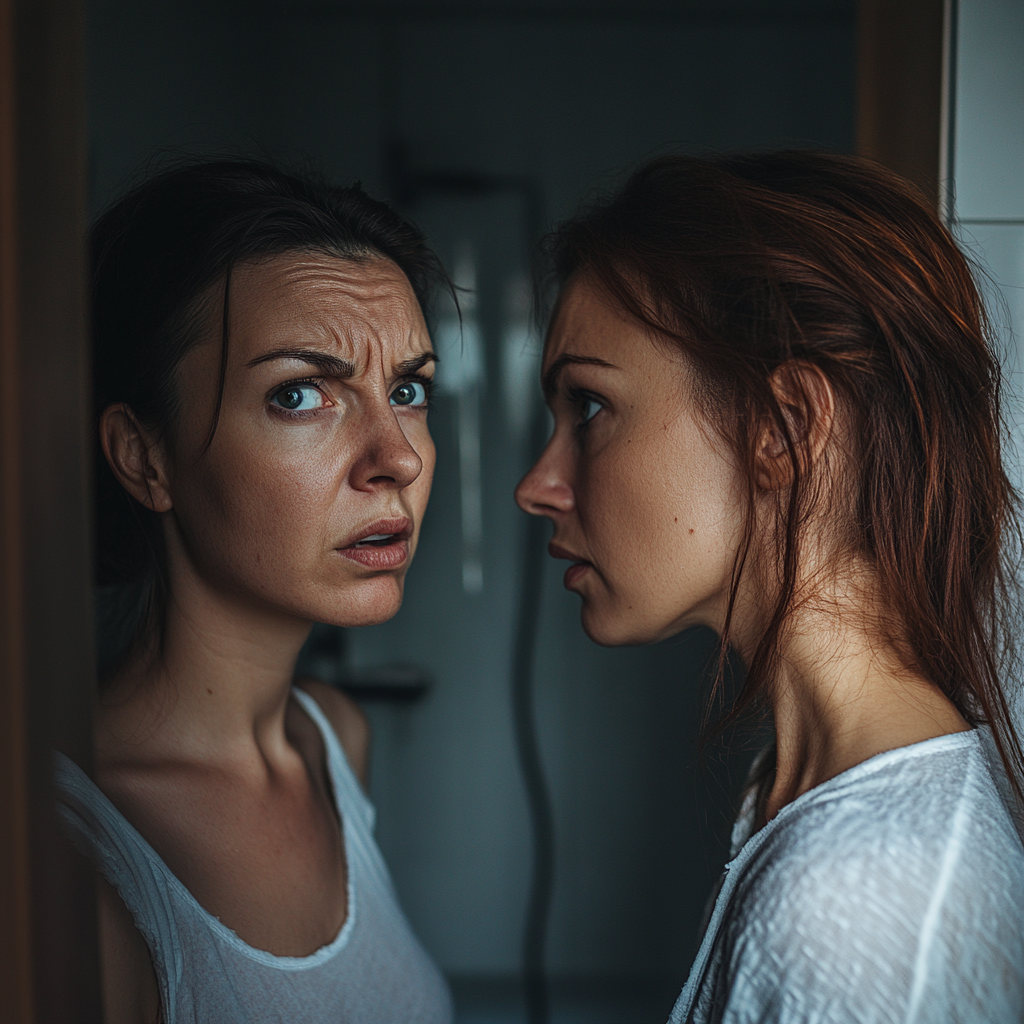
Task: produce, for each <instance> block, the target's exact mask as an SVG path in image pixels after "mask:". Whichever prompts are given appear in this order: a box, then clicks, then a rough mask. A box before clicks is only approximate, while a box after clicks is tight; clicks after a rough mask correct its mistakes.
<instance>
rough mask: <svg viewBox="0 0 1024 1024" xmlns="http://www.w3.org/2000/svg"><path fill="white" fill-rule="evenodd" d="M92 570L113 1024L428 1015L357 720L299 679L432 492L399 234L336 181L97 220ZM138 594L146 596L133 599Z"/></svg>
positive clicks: (180, 172) (447, 1009)
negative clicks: (305, 656) (104, 612)
mask: <svg viewBox="0 0 1024 1024" xmlns="http://www.w3.org/2000/svg"><path fill="white" fill-rule="evenodd" d="M93 252H94V290H93V311H94V337H95V351H96V360H95V397H96V404H95V408H96V418H97V426H98V432H99V442H100V449H101V452H102V456H101V458H100V460H99V467H98V477H97V501H98V504H97V523H98V537H99V557H98V570H99V577H100V583H101V584H103V585H104V586H105V587H106V588H107V590H106V593H107V595H108V596H110V594H111V593H113V595H114V597H115V598H117V599H119V600H120V603H121V605H122V606H123V607H125V608H127V609H128V610H129V612H132V613H134V614H133V615H132V619H133V621H132V622H131V623H130V624H129V629H128V631H127V634H126V637H125V642H124V643H123V644H122V645H121V649H120V651H119V653H118V656H117V657H116V658H115V659H113V661H112V662H111V663H109V664H108V665H107V666H106V668H105V671H104V673H103V678H102V679H101V684H102V689H101V698H100V701H99V704H98V709H97V716H96V771H95V783H94V782H93V781H91V780H90V779H89V778H88V777H86V776H85V775H84V774H83V773H82V772H81V771H80V770H79V769H78V768H77V767H76V766H75V765H73V764H72V763H71V762H69V761H68V760H67V759H66V758H61V757H60V756H58V789H59V799H60V811H61V815H62V818H63V820H64V823H65V826H66V827H67V829H68V831H69V832H70V833H71V835H72V837H73V838H74V840H75V842H76V843H77V844H78V845H79V847H80V848H81V849H82V850H83V851H84V852H85V853H87V854H88V855H89V856H90V857H91V858H92V859H93V861H94V862H95V864H96V866H97V868H98V869H99V871H100V872H101V873H102V876H103V881H102V883H101V886H100V925H101V928H100V931H101V941H102V947H103V954H104V955H103V964H104V995H105V1003H106V1013H107V1018H106V1019H107V1021H108V1022H109V1024H114V1022H126V1024H127V1022H131V1024H139V1022H140V1021H153V1020H156V1019H160V1020H162V1021H164V1022H165V1024H178V1022H185V1021H189V1022H193V1021H195V1022H199V1021H203V1022H211V1024H224V1022H228V1021H230V1022H232V1024H234V1022H243V1021H251V1022H270V1021H274V1022H278V1021H280V1022H288V1024H299V1022H309V1024H312V1022H317V1024H319V1022H324V1021H338V1022H341V1021H345V1022H356V1021H358V1022H365V1024H380V1022H381V1021H386V1020H394V1021H399V1020H401V1021H418V1022H419V1021H422V1022H445V1021H449V1020H450V1018H451V1006H450V999H449V996H448V992H447V989H446V987H445V983H444V981H443V979H442V977H441V976H440V974H439V972H438V971H437V969H436V967H435V966H434V965H433V964H432V963H431V962H430V960H429V959H428V957H427V956H426V954H425V952H424V951H423V949H422V948H421V947H420V945H419V944H418V942H417V941H416V939H415V938H414V937H413V935H412V933H411V931H410V929H409V926H408V924H407V922H406V920H405V918H404V917H403V915H402V912H401V910H400V909H399V907H398V904H397V901H396V897H395V894H394V891H393V889H392V886H391V882H390V880H389V878H388V874H387V869H386V867H385V866H384V863H383V861H382V859H381V856H380V853H379V851H378V850H377V847H376V845H375V843H374V840H373V836H372V828H373V816H374V812H373V808H372V806H371V804H370V803H369V801H368V799H367V797H366V795H365V792H364V791H363V787H364V786H365V780H366V767H367V748H368V730H367V724H366V722H365V719H364V718H363V716H362V715H361V713H360V712H359V710H358V708H357V707H356V706H355V705H354V704H353V703H352V702H351V701H349V700H347V699H346V698H345V697H343V696H342V695H341V694H340V693H338V692H337V691H335V690H333V689H331V688H330V687H327V686H325V685H323V684H314V683H308V684H306V685H304V686H303V687H302V688H301V689H299V688H295V687H294V686H293V671H294V666H295V661H296V657H297V655H298V653H299V649H300V648H301V646H302V644H303V642H304V640H305V638H306V636H307V634H308V632H309V630H310V627H311V624H312V623H314V622H325V623H333V624H335V625H339V626H361V625H365V624H367V623H375V622H382V621H384V620H385V619H387V618H389V617H390V616H392V615H394V614H395V612H396V611H397V610H398V607H399V605H400V603H401V599H402V587H403V580H404V577H405V573H406V571H407V570H408V567H409V562H410V560H411V558H412V556H413V553H414V551H415V548H416V541H417V537H418V535H419V529H420V524H421V522H422V518H423V513H424V510H425V508H426V504H427V498H428V496H429V492H430V483H431V475H432V471H433V466H434V448H433V444H432V442H431V439H430V434H429V432H428V429H427V419H426V417H427V398H428V395H429V391H430V384H431V375H432V372H433V364H434V361H435V357H434V353H433V351H432V348H431V342H430V337H429V334H428V333H427V329H426V326H425V324H424V318H423V312H422V306H423V303H424V301H425V300H426V297H427V295H428V293H429V292H430V290H431V287H432V286H433V285H434V284H436V283H438V282H440V281H442V280H443V273H442V272H441V271H440V269H439V266H438V264H437V261H436V260H435V258H434V257H433V255H432V254H431V253H430V251H429V250H428V249H427V247H426V245H425V243H424V240H423V238H422V236H421V235H420V234H419V233H418V232H417V231H416V230H415V229H413V228H412V227H410V226H409V225H408V224H405V223H404V222H402V221H401V219H400V218H399V217H398V216H397V215H396V214H394V213H393V212H392V211H391V210H389V209H388V208H387V207H386V206H384V205H383V204H381V203H377V202H375V201H373V200H371V199H370V198H368V197H367V196H366V195H365V194H364V193H363V192H362V191H361V190H360V189H359V188H358V187H356V188H349V189H337V188H331V187H328V186H326V185H323V184H319V183H316V182H312V181H305V180H300V179H298V178H295V177H291V176H288V175H286V174H283V173H281V172H279V171H277V170H275V169H274V168H272V167H269V166H265V165H262V164H257V163H248V162H212V163H200V164H196V165H192V166H185V167H182V168H178V169H175V170H171V171H168V172H166V173H163V174H161V175H160V176H158V177H156V178H154V179H153V180H151V181H148V182H146V183H144V184H142V185H141V186H140V187H138V188H137V189H135V190H134V191H133V192H132V193H130V194H129V195H128V196H127V197H125V198H123V199H122V200H121V201H120V202H118V203H117V204H116V205H115V206H113V208H112V209H110V210H109V211H108V212H107V213H106V214H105V215H104V216H103V217H102V218H101V219H100V221H99V223H98V224H97V226H96V228H95V231H94V234H93ZM139 609H142V614H141V615H139V614H137V612H138V610H139Z"/></svg>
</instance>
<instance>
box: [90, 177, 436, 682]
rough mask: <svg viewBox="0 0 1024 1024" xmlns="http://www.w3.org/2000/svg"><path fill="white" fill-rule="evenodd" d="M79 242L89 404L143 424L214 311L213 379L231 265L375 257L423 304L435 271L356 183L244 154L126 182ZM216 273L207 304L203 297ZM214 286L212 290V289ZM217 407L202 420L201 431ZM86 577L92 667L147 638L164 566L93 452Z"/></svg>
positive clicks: (154, 537)
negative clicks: (93, 622) (313, 256)
mask: <svg viewBox="0 0 1024 1024" xmlns="http://www.w3.org/2000/svg"><path fill="white" fill-rule="evenodd" d="M90 241H91V245H92V260H93V273H92V331H93V353H94V359H93V409H94V415H95V417H96V420H97V421H98V419H99V416H100V414H101V413H102V412H103V410H104V409H105V408H106V407H107V406H109V405H111V404H112V403H115V402H124V403H125V404H126V405H128V406H129V407H130V408H131V410H132V412H133V414H134V415H135V416H136V417H137V418H138V419H139V420H140V421H141V422H142V423H144V424H146V425H147V426H148V427H150V428H153V429H155V430H157V431H160V432H163V431H166V430H168V429H169V428H170V427H171V426H172V425H173V424H174V421H175V417H176V416H177V415H178V412H179V395H178V390H177V371H178V367H179V366H180V365H181V361H182V360H183V359H184V357H185V356H186V355H187V354H188V352H189V351H190V349H192V348H193V347H194V346H195V345H196V344H198V342H199V341H200V339H201V338H202V337H203V332H204V330H207V329H208V328H209V326H210V324H209V321H210V320H211V319H212V318H213V317H214V316H215V315H218V314H219V316H220V319H221V324H220V326H221V365H220V391H219V392H218V395H220V394H222V393H223V387H224V372H225V366H226V360H227V345H228V329H227V328H228V305H229V301H228V300H229V292H230V284H231V273H232V268H234V267H236V266H238V265H239V264H243V263H246V262H258V261H260V260H264V259H268V258H270V257H273V256H280V255H283V254H286V253H304V254H310V253H317V254H320V255H326V256H333V257H337V258H339V259H344V260H350V261H355V262H365V261H367V260H372V259H375V258H377V259H387V260H391V261H392V262H393V263H395V264H396V265H397V266H398V267H399V268H400V269H401V270H402V271H403V273H404V274H405V275H406V277H407V278H408V279H409V283H410V284H411V285H412V288H413V291H414V292H415V294H416V298H417V299H418V300H419V302H420V305H421V306H422V307H423V308H424V312H425V313H426V312H427V307H428V306H429V300H430V298H431V296H432V294H433V292H434V290H435V289H437V288H441V289H442V290H449V288H450V286H449V282H448V279H447V276H446V274H445V272H444V270H443V268H442V266H441V264H440V262H439V261H438V259H437V257H436V256H435V255H434V253H433V251H432V250H431V249H430V248H429V246H428V245H427V243H426V239H425V238H424V237H423V235H422V233H421V232H420V231H419V230H418V229H417V228H416V227H415V226H413V225H412V224H410V223H408V222H407V221H405V220H403V219H402V218H401V217H400V216H399V215H398V214H397V213H396V212H395V211H394V210H392V209H391V208H390V207H389V206H387V205H385V204H384V203H382V202H379V201H377V200H375V199H372V198H370V196H368V195H367V194H366V193H365V192H364V191H363V190H362V188H361V187H360V186H359V185H352V186H347V187H341V186H336V185H332V184H330V183H329V182H327V181H325V180H323V179H321V178H319V177H317V176H314V175H309V174H306V175H298V174H293V173H290V172H287V171H285V170H283V169H281V168H279V167H276V166H274V165H273V164H270V163H267V162H264V161H257V160H198V161H189V162H186V163H183V164H180V165H176V166H172V167H169V168H167V169H165V170H163V171H161V172H160V173H158V174H156V175H154V176H153V177H150V178H148V179H147V180H145V181H142V182H141V183H139V184H138V185H137V186H136V187H135V188H133V189H132V190H131V191H129V192H128V193H127V194H126V195H124V196H122V197H121V198H120V199H118V200H117V201H116V202H115V203H114V204H113V205H112V206H111V207H110V208H109V209H108V210H107V211H106V212H105V213H104V214H103V215H102V216H101V217H100V218H99V220H98V221H97V222H96V224H95V226H94V227H93V229H92V233H91V236H90ZM218 284H219V285H220V288H219V291H220V295H219V305H220V310H216V309H215V308H213V309H211V308H210V303H204V302H203V297H204V295H205V294H206V293H207V291H208V290H209V289H210V288H211V287H212V286H215V285H218ZM215 290H216V289H215ZM219 411H220V397H218V401H217V411H216V413H215V415H214V419H213V423H212V424H211V427H210V435H209V438H208V442H207V443H208V444H209V441H210V440H212V438H213V430H214V429H215V428H216V421H217V414H218V413H219ZM95 465H96V478H95V494H96V549H97V555H96V582H97V584H98V587H99V588H100V591H99V597H100V607H99V609H98V619H99V634H100V635H99V644H98V647H99V650H100V672H101V676H103V675H104V674H105V673H106V672H108V671H109V669H110V668H112V667H113V666H114V665H116V663H117V661H118V659H119V657H121V656H123V655H124V654H125V653H126V652H127V651H128V650H130V649H131V646H132V644H133V643H134V642H135V641H137V640H139V639H140V638H146V639H149V638H151V637H153V636H155V637H157V638H159V636H160V630H161V627H162V620H163V611H164V603H165V600H166V593H165V589H166V567H165V564H164V563H165V552H164V546H163V535H162V533H161V530H160V528H159V524H158V519H159V517H158V516H157V515H156V514H155V513H154V512H151V511H150V510H149V509H147V508H145V507H143V506H142V505H140V504H139V503H138V502H136V501H135V500H134V499H133V498H131V497H129V496H128V494H127V492H126V491H125V490H124V489H123V488H122V487H121V485H120V484H119V483H118V482H117V480H116V478H115V477H114V474H113V472H112V471H111V469H110V467H109V466H108V465H107V461H106V459H105V458H104V456H103V453H102V452H100V451H98V450H97V452H96V460H95Z"/></svg>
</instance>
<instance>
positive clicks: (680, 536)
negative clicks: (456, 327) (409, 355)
mask: <svg viewBox="0 0 1024 1024" xmlns="http://www.w3.org/2000/svg"><path fill="white" fill-rule="evenodd" d="M542 373H543V377H544V385H545V394H546V396H547V401H548V405H549V407H550V409H551V411H552V413H553V415H554V421H555V427H554V432H553V434H552V437H551V439H550V441H549V442H548V445H547V447H546V448H545V450H544V452H543V453H542V454H541V456H540V458H539V459H538V461H537V463H536V464H535V465H534V466H533V468H532V469H531V470H530V471H529V472H528V473H527V474H526V476H525V477H524V478H523V480H522V481H521V482H520V484H519V487H518V488H517V491H516V500H517V501H518V503H519V505H520V506H521V507H522V508H523V509H524V510H525V511H527V512H531V513H533V514H535V515H543V516H546V517H547V518H549V519H550V520H551V522H552V523H553V526H554V532H553V535H552V540H551V544H550V551H551V554H552V555H553V556H554V557H556V558H566V559H568V560H569V561H570V562H572V563H573V565H572V566H570V568H569V570H568V571H567V573H566V586H567V587H568V588H569V589H570V590H573V591H575V592H576V593H578V594H579V595H580V597H581V598H582V602H583V605H582V611H581V618H582V622H583V628H584V629H585V630H586V632H587V635H588V636H589V637H590V638H591V639H592V640H595V641H596V642H597V643H600V644H606V645H621V644H639V643H650V642H652V641H656V640H661V639H664V638H666V637H669V636H673V635H674V634H676V633H678V632H679V631H681V630H682V629H685V628H686V627H688V626H692V625H697V624H702V625H706V626H710V627H711V628H712V629H715V630H716V631H718V632H721V631H722V629H723V628H724V625H725V616H726V610H727V603H728V596H729V591H730V587H731V582H732V573H733V566H734V565H735V562H736V556H737V553H738V551H739V547H740V544H741V541H742V537H743V523H744V517H745V513H746V495H747V481H746V479H745V477H744V475H743V472H742V470H741V468H740V465H739V463H738V461H737V460H736V458H735V457H734V456H733V454H732V452H731V449H730V448H729V446H728V445H727V444H726V443H725V442H724V441H723V439H722V438H721V436H720V435H719V434H718V432H717V431H716V430H715V429H713V427H712V426H711V425H710V424H708V423H707V422H706V419H705V416H704V414H703V413H702V411H701V409H700V408H699V406H698V403H697V402H696V400H695V397H694V393H693V378H692V372H691V370H690V368H689V367H688V365H687V362H686V360H685V357H684V356H683V355H682V354H681V353H680V351H679V350H678V349H677V348H675V347H674V346H673V345H672V344H671V343H670V342H668V341H662V340H655V339H653V338H652V337H651V336H650V335H649V333H648V332H646V331H645V329H644V328H643V327H641V326H640V325H639V324H638V323H636V322H635V321H633V320H631V319H629V318H628V317H627V316H626V315H625V314H624V313H623V312H621V311H620V310H619V309H618V308H617V307H616V306H615V305H614V304H613V303H612V302H611V301H610V300H609V299H607V298H606V297H605V296H604V295H603V293H602V292H601V290H600V288H599V286H598V285H597V284H595V283H594V282H592V281H591V280H590V279H588V278H587V277H585V276H584V277H579V276H577V277H575V278H573V279H572V280H570V282H569V283H568V285H567V286H566V288H565V289H564V291H563V294H562V296H561V298H560V300H559V305H558V309H557V311H556V316H555V319H554V322H553V324H552V326H551V330H550V333H549V337H548V341H547V345H546V348H545V353H544V363H543V369H542ZM771 383H772V386H773V388H774V390H775V393H776V397H777V398H778V400H779V402H780V405H781V407H782V409H783V412H784V414H785V415H786V417H787V421H788V427H789V430H790V435H791V437H792V438H793V440H794V443H795V444H796V445H797V446H798V447H797V451H796V453H795V454H796V455H797V457H798V459H799V460H800V463H801V465H802V467H803V471H804V472H805V473H815V472H819V473H826V472H828V470H827V468H826V467H827V466H828V465H835V464H837V462H838V461H839V460H840V458H841V452H840V451H839V450H838V448H839V445H840V441H841V438H842V435H843V424H842V416H841V411H840V410H839V409H837V406H836V402H835V397H834V395H833V393H832V389H831V387H830V386H829V384H828V381H827V380H826V379H825V378H824V376H823V375H822V374H821V373H820V372H818V371H817V370H815V369H814V368H813V367H810V366H808V365H801V364H789V365H787V366H785V367H783V368H781V371H780V372H777V373H776V375H775V376H774V377H773V378H772V381H771ZM801 393H803V394H806V396H807V399H808V401H809V403H810V407H811V415H808V414H807V412H806V407H805V406H804V405H803V403H802V402H801V401H800V400H799V398H798V396H799V395H800V394H801ZM826 453H830V454H832V456H833V457H832V459H831V460H826V459H825V458H824V456H825V454H826ZM791 466H792V462H791V459H790V455H789V452H788V450H787V448H786V442H785V440H784V439H783V438H782V437H780V435H779V432H778V431H776V430H774V429H770V428H769V429H766V430H765V431H764V433H763V436H762V437H761V438H760V439H759V441H758V465H757V467H756V476H755V480H754V484H755V492H756V498H755V500H756V501H757V502H759V503H761V504H763V505H765V506H766V507H767V503H769V502H771V503H774V502H776V501H778V500H779V498H780V496H781V498H782V499H783V500H784V499H785V492H786V488H787V487H788V486H789V484H790V481H791V474H792V470H791ZM826 484H827V485H828V486H838V485H837V484H836V483H835V482H834V481H831V480H827V481H826ZM766 519H767V517H765V518H762V520H761V521H766ZM834 527H835V524H834V523H833V522H831V521H830V520H829V519H828V517H827V515H822V516H818V517H816V518H814V519H812V521H811V523H810V524H809V526H808V529H807V535H806V538H805V544H804V545H803V548H802V560H801V562H800V564H799V566H798V585H797V601H796V602H795V608H794V610H793V612H792V614H791V615H790V618H789V621H788V624H787V628H786V631H785V633H784V636H783V643H782V659H781V669H780V675H779V678H778V680H777V682H776V685H775V689H774V692H773V709H774V718H775V727H776V738H777V752H778V753H777V763H778V767H777V771H776V776H775V782H774V786H773V789H772V792H771V794H770V796H769V799H768V816H769V817H771V816H773V815H774V814H775V813H777V812H778V810H779V809H780V808H781V807H783V806H784V805H785V804H786V803H789V802H790V801H791V800H794V799H796V797H797V796H799V795H800V794H801V793H803V792H806V791H807V790H809V789H811V788H813V787H814V786H817V785H820V784H821V783H822V782H825V781H826V780H827V779H830V778H832V777H833V776H835V775H837V774H839V773H840V772H842V771H845V770H846V769H848V768H852V767H853V766H854V765H856V764H859V763H860V762H861V761H864V760H866V759H867V758H868V757H872V756H874V755H875V754H878V753H882V752H883V751H885V750H891V749H895V748H896V747H901V746H906V745H908V744H910V743H916V742H919V741H921V740H925V739H929V738H931V737H933V736H940V735H943V734H945V733H949V732H957V731H960V730H963V729H966V728H967V723H966V722H965V721H964V720H963V718H962V717H961V716H960V714H959V713H958V712H957V710H956V708H955V707H954V706H953V705H952V703H951V702H950V701H949V700H948V699H947V698H946V697H945V696H944V695H943V694H942V693H941V691H940V690H939V689H938V687H936V686H935V685H934V684H933V683H932V681H930V680H927V679H923V678H921V677H920V676H919V675H915V674H914V673H913V672H911V671H908V670H907V669H906V668H905V667H904V664H905V659H903V658H901V657H900V653H899V651H897V650H895V649H894V648H893V646H892V644H891V643H889V642H888V641H886V640H885V639H883V637H882V636H881V635H880V632H879V630H878V629H876V628H873V625H872V624H873V623H878V622H880V621H884V620H885V616H886V614H887V609H886V606H885V602H884V600H883V595H881V594H879V593H878V589H877V586H876V584H875V578H874V575H873V573H872V570H871V567H870V566H869V565H867V564H864V562H863V561H860V560H858V559H857V558H855V557H851V556H846V557H836V556H837V554H838V552H837V550H836V547H835V541H834V537H835V535H836V533H837V531H836V530H835V528H834ZM773 550H774V548H773V546H772V544H771V538H770V537H769V536H767V535H765V536H755V537H754V541H753V552H752V555H751V557H750V559H749V560H748V561H749V565H750V568H749V569H748V570H745V571H744V574H743V576H742V578H741V585H740V588H739V592H738V594H737V599H736V605H735V609H734V613H733V614H734V618H733V623H732V634H731V635H732V637H733V640H734V643H735V644H736V646H737V647H738V649H739V652H740V654H741V655H742V656H744V657H745V658H749V655H750V653H751V651H752V650H753V646H754V644H755V642H756V638H757V637H759V636H760V635H761V632H762V630H763V628H764V626H765V622H766V615H767V614H768V610H769V607H770V602H769V601H768V600H767V599H766V596H767V595H770V594H771V593H772V591H773V586H774V583H775V579H776V578H777V566H776V565H774V564H773V561H772V557H773V556H772V554H771V552H772V551H773Z"/></svg>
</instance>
